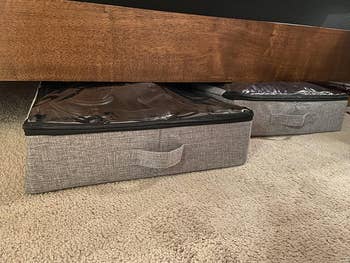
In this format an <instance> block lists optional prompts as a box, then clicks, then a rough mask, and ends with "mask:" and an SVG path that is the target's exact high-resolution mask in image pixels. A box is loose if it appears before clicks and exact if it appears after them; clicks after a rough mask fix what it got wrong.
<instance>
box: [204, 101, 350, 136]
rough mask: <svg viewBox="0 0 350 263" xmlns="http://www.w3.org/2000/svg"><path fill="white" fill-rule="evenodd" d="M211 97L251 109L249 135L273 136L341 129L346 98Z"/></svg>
mask: <svg viewBox="0 0 350 263" xmlns="http://www.w3.org/2000/svg"><path fill="white" fill-rule="evenodd" d="M211 96H212V97H214V98H216V99H218V100H220V101H223V102H226V103H229V104H236V105H240V106H244V107H247V108H249V109H251V110H253V112H254V119H253V126H252V136H276V135H294V134H308V133H316V132H330V131H339V130H341V127H342V123H343V120H344V114H345V110H346V107H347V101H346V100H341V101H311V102H310V101H308V102H305V101H299V102H293V101H249V100H234V101H233V100H228V99H225V98H223V97H222V96H218V95H211Z"/></svg>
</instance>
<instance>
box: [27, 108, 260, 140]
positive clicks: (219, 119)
mask: <svg viewBox="0 0 350 263" xmlns="http://www.w3.org/2000/svg"><path fill="white" fill-rule="evenodd" d="M253 116H254V114H253V111H251V110H248V109H247V110H246V111H244V112H243V113H235V114H228V115H227V116H225V115H220V116H218V115H216V116H215V115H212V116H206V117H205V118H202V119H200V118H198V119H191V120H184V119H181V120H166V121H147V122H132V123H121V124H108V125H91V124H81V125H77V124H71V125H70V124H60V123H45V124H42V123H40V124H38V123H36V124H33V123H30V122H28V121H27V120H26V121H25V122H24V124H23V129H24V133H25V135H26V136H35V135H72V134H86V133H100V132H116V131H136V130H150V129H164V128H173V127H183V126H197V125H212V124H223V123H235V122H246V121H251V120H252V119H253Z"/></svg>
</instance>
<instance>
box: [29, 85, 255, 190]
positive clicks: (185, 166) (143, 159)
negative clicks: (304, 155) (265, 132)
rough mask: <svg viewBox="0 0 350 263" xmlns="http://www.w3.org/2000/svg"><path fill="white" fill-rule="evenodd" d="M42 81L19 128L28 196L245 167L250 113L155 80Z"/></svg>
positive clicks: (249, 130)
mask: <svg viewBox="0 0 350 263" xmlns="http://www.w3.org/2000/svg"><path fill="white" fill-rule="evenodd" d="M67 85H68V84H60V83H54V84H44V85H43V86H42V87H41V88H40V89H39V91H38V94H37V97H36V99H35V100H34V102H33V105H32V108H31V111H30V113H29V114H28V117H27V120H26V121H25V123H24V125H23V127H24V130H25V134H26V139H27V143H28V155H27V167H26V183H25V186H26V192H28V193H40V192H47V191H52V190H59V189H64V188H71V187H76V186H83V185H92V184H99V183H106V182H115V181H121V180H129V179H137V178H147V177H153V176H160V175H170V174H178V173H184V172H191V171H199V170H207V169H214V168H222V167H230V166H236V165H241V164H244V162H245V161H246V158H247V150H248V145H249V138H250V132H251V119H252V112H251V111H250V110H248V109H246V108H242V107H238V106H232V105H229V104H225V103H220V102H219V103H218V102H217V101H216V100H214V99H212V98H208V97H203V96H202V95H201V96H199V95H198V96H196V95H194V94H184V92H179V91H178V90H176V89H170V88H166V87H162V86H160V85H156V84H152V83H139V84H125V85H116V84H114V85H108V84H105V85H104V84H100V87H96V85H97V84H96V85H93V86H92V87H86V84H80V85H81V86H79V84H70V86H68V87H67Z"/></svg>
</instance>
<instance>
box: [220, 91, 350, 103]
mask: <svg viewBox="0 0 350 263" xmlns="http://www.w3.org/2000/svg"><path fill="white" fill-rule="evenodd" d="M227 93H228V94H229V93H230V92H225V93H224V94H223V95H222V96H223V97H224V98H225V99H229V100H252V101H295V102H297V101H305V102H307V101H310V102H312V101H314V102H315V101H339V100H347V99H348V96H347V95H346V94H340V95H323V96H322V95H317V96H316V95H309V96H297V95H293V96H290V95H280V96H279V95H254V96H253V95H242V94H239V95H238V94H235V95H233V96H232V95H228V94H227Z"/></svg>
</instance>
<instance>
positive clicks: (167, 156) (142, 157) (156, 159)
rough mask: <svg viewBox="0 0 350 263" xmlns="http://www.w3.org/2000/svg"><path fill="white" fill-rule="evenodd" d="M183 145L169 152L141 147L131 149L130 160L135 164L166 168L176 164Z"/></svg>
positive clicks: (180, 155)
mask: <svg viewBox="0 0 350 263" xmlns="http://www.w3.org/2000/svg"><path fill="white" fill-rule="evenodd" d="M184 147H185V146H184V145H181V146H180V147H178V148H176V149H174V150H172V151H169V152H153V151H146V150H141V149H135V150H132V151H131V155H132V160H133V161H134V164H135V165H139V166H143V167H148V168H160V169H166V168H170V167H172V166H175V165H177V164H178V163H179V162H180V161H181V158H182V153H183V150H184Z"/></svg>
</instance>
